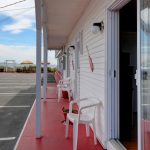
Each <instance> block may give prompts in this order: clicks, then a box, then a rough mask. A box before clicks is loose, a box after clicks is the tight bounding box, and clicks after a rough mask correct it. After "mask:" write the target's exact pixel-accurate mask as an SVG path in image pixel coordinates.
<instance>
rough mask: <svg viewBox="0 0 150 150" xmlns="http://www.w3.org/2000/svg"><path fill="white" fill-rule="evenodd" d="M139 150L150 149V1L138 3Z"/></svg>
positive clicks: (144, 0)
mask: <svg viewBox="0 0 150 150" xmlns="http://www.w3.org/2000/svg"><path fill="white" fill-rule="evenodd" d="M139 12H140V13H139V57H138V63H139V64H138V66H139V72H138V73H139V77H138V79H139V85H140V88H139V90H138V94H139V103H138V106H139V107H138V111H139V118H138V121H139V150H149V149H150V0H140V2H139Z"/></svg>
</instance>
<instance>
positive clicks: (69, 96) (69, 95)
mask: <svg viewBox="0 0 150 150" xmlns="http://www.w3.org/2000/svg"><path fill="white" fill-rule="evenodd" d="M67 92H68V98H69V101H70V100H71V94H70V91H67Z"/></svg>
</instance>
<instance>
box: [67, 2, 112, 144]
mask: <svg viewBox="0 0 150 150" xmlns="http://www.w3.org/2000/svg"><path fill="white" fill-rule="evenodd" d="M113 1H114V0H92V1H91V2H90V4H89V6H88V7H87V8H86V10H85V11H84V13H83V15H82V16H81V18H80V19H79V21H78V23H77V24H76V26H75V28H74V29H73V31H72V33H71V35H70V38H69V40H68V43H73V41H75V39H76V38H77V35H78V34H79V32H81V31H82V32H83V55H81V54H80V98H84V97H91V96H93V97H98V98H99V99H100V100H101V102H102V105H101V108H100V110H98V111H97V114H96V115H97V116H96V134H97V138H98V140H99V141H100V142H101V143H102V145H103V146H104V147H105V146H106V142H107V135H106V134H107V124H106V120H107V118H106V110H105V109H104V108H106V107H105V105H106V103H105V102H106V99H105V85H106V84H105V81H106V79H105V77H106V75H105V70H106V68H105V67H106V66H105V62H106V60H105V58H106V56H105V54H106V47H105V45H106V43H105V39H106V38H105V35H106V31H107V25H106V16H107V15H106V14H107V13H106V12H107V11H106V10H107V6H108V5H110V3H112V2H113ZM101 21H103V22H104V31H103V32H99V33H97V34H93V33H92V32H91V27H92V24H93V23H95V22H101ZM67 45H69V44H67ZM86 45H87V46H88V49H89V53H90V56H91V58H92V60H93V64H94V71H93V72H92V71H91V70H90V65H89V60H88V53H87V50H86ZM74 63H75V60H74ZM74 74H75V73H74V70H72V58H70V76H71V78H72V79H73V82H74Z"/></svg>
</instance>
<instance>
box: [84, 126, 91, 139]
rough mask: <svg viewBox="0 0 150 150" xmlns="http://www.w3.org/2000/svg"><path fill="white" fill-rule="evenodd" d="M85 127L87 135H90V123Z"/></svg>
mask: <svg viewBox="0 0 150 150" xmlns="http://www.w3.org/2000/svg"><path fill="white" fill-rule="evenodd" d="M85 127H86V136H87V137H89V136H90V126H89V124H86V125H85Z"/></svg>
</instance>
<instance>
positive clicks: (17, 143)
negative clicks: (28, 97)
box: [14, 100, 36, 150]
mask: <svg viewBox="0 0 150 150" xmlns="http://www.w3.org/2000/svg"><path fill="white" fill-rule="evenodd" d="M35 102H36V100H34V102H33V105H32V107H31V109H30V112H29V114H28V116H27V119H26V121H25V123H24V126H23V128H22V131H21V133H20V135H19V137H18V139H17V142H16V144H15V147H14V150H16V149H17V147H18V145H19V142H20V139H21V137H22V135H23V132H24V130H25V127H26V126H27V123H28V120H29V118H30V116H31V113H32V111H33V108H34V107H35Z"/></svg>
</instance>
